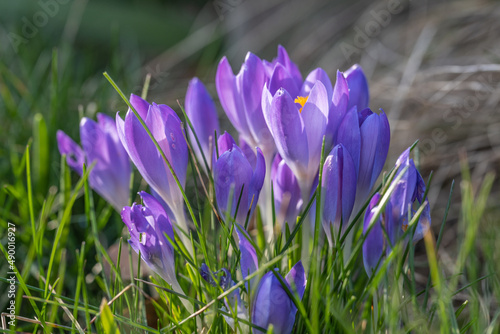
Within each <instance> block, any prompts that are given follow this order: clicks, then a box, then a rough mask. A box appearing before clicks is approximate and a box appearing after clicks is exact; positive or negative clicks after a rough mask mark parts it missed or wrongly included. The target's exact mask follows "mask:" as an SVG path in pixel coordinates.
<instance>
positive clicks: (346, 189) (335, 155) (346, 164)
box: [321, 144, 356, 245]
mask: <svg viewBox="0 0 500 334" xmlns="http://www.w3.org/2000/svg"><path fill="white" fill-rule="evenodd" d="M321 187H322V194H323V195H322V197H321V198H322V200H323V228H324V229H325V233H326V236H327V238H328V242H329V243H330V245H332V244H333V240H332V234H331V229H330V228H331V226H332V225H334V227H336V228H337V230H338V228H339V226H340V223H341V222H342V226H343V227H344V228H345V227H347V225H348V223H349V217H350V216H351V212H352V209H353V207H354V200H355V198H356V172H355V169H354V162H353V160H352V158H351V155H350V154H349V152H348V151H347V150H346V149H345V147H344V146H343V145H342V144H339V145H337V146H335V147H334V148H333V150H332V151H331V152H330V154H329V155H328V157H327V158H326V159H325V164H324V166H323V178H322V185H321Z"/></svg>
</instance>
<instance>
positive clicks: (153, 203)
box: [139, 191, 175, 247]
mask: <svg viewBox="0 0 500 334" xmlns="http://www.w3.org/2000/svg"><path fill="white" fill-rule="evenodd" d="M139 195H140V196H141V198H142V202H143V203H144V206H146V207H147V208H149V210H151V213H152V215H153V216H154V217H155V218H156V222H157V224H158V225H157V227H158V228H159V231H161V232H162V233H163V232H165V233H166V234H167V235H168V236H169V238H170V239H171V240H175V239H174V230H173V228H172V223H171V222H170V219H169V218H168V215H167V213H166V211H165V208H164V207H163V205H162V204H161V202H160V201H158V200H157V199H156V198H155V197H154V196H152V195H150V194H148V193H147V192H145V191H141V192H139ZM155 229H156V228H155ZM168 246H169V247H172V246H171V245H170V244H169V245H168Z"/></svg>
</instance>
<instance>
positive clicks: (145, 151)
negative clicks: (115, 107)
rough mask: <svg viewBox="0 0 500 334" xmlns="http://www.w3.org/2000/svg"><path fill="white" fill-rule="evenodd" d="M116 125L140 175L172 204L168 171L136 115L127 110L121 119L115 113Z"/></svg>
mask: <svg viewBox="0 0 500 334" xmlns="http://www.w3.org/2000/svg"><path fill="white" fill-rule="evenodd" d="M116 126H117V129H118V136H119V137H120V140H121V142H122V144H123V146H124V147H125V149H126V150H127V152H128V155H129V157H130V159H131V160H132V162H133V163H134V165H135V166H136V167H137V169H138V170H139V172H140V173H141V175H142V177H143V178H144V179H145V180H146V182H147V183H148V184H149V185H150V186H151V187H152V188H154V189H155V191H156V192H157V193H158V194H159V195H160V196H161V197H162V198H163V199H164V200H165V201H166V202H167V203H168V204H169V205H172V202H171V200H170V196H169V193H170V192H169V187H170V185H169V183H168V178H167V173H169V171H167V170H166V166H165V163H164V162H163V160H162V158H161V156H160V153H159V152H158V150H157V149H156V146H155V145H154V143H153V142H152V140H151V138H149V136H148V134H147V132H146V130H144V128H143V127H142V125H141V123H140V122H139V120H138V119H137V117H135V115H134V114H133V113H131V112H129V113H127V115H126V116H125V121H123V120H122V119H121V118H120V115H119V114H118V113H117V115H116ZM172 186H174V185H172Z"/></svg>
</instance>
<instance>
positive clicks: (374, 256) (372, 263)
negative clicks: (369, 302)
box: [363, 193, 384, 276]
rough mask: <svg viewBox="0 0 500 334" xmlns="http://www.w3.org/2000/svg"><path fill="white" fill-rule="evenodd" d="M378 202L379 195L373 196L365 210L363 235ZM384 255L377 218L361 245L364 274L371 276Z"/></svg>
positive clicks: (382, 239) (382, 237) (381, 231)
mask: <svg viewBox="0 0 500 334" xmlns="http://www.w3.org/2000/svg"><path fill="white" fill-rule="evenodd" d="M379 200H380V195H379V194H378V193H377V194H375V195H374V196H373V197H372V199H371V201H370V204H369V205H368V208H367V209H366V214H365V219H364V223H363V233H364V234H366V233H367V231H368V228H369V227H370V221H371V219H372V218H373V216H374V214H375V208H376V206H377V204H378V202H379ZM383 253H384V232H383V230H382V225H381V219H380V218H378V219H377V220H376V221H375V223H374V226H373V227H372V228H371V230H370V231H369V232H368V235H367V237H366V239H365V242H364V243H363V264H364V266H365V270H366V273H367V274H368V276H371V275H372V273H373V270H374V269H375V268H376V266H377V264H378V263H379V261H380V258H381V257H382V255H383Z"/></svg>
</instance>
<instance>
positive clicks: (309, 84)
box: [299, 68, 333, 101]
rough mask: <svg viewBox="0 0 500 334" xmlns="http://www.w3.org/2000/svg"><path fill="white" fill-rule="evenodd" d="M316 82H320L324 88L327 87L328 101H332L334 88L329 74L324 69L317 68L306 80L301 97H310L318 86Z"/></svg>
mask: <svg viewBox="0 0 500 334" xmlns="http://www.w3.org/2000/svg"><path fill="white" fill-rule="evenodd" d="M316 81H320V82H321V83H322V84H323V86H325V89H326V93H327V96H328V101H332V95H333V87H332V82H331V81H330V78H329V77H328V74H326V72H325V70H323V69H322V68H317V69H315V70H312V71H311V73H309V75H308V76H307V78H306V80H304V84H303V85H302V89H301V90H300V94H299V95H300V96H308V95H309V94H310V93H311V90H312V88H313V87H314V85H315V84H316Z"/></svg>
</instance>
